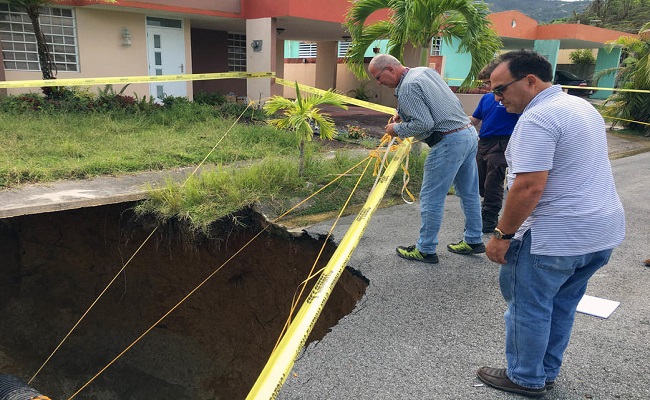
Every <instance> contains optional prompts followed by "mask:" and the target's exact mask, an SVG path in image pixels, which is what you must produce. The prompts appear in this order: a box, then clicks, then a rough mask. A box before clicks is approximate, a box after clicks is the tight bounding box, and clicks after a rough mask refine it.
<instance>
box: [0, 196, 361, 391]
mask: <svg viewBox="0 0 650 400" xmlns="http://www.w3.org/2000/svg"><path fill="white" fill-rule="evenodd" d="M134 206H135V203H123V204H113V205H106V206H98V207H92V208H84V209H76V210H67V211H61V212H52V213H45V214H37V215H27V216H20V217H13V218H7V219H2V220H0V255H1V256H0V257H1V259H0V265H1V267H0V321H1V323H0V373H2V374H11V375H14V376H16V377H18V378H20V379H22V380H24V381H28V380H29V379H30V378H31V377H32V376H33V375H34V373H36V371H37V370H38V369H39V368H40V367H41V365H42V364H43V363H44V362H45V360H46V359H47V357H48V356H49V355H50V354H51V353H52V351H53V350H54V349H55V348H56V347H57V346H58V345H59V343H61V341H62V340H63V338H64V337H65V336H66V334H68V332H69V331H70V329H71V328H72V327H73V326H74V324H75V323H77V321H79V318H81V316H82V315H83V314H84V312H85V311H86V310H87V309H88V308H89V307H90V305H91V304H92V303H93V302H94V301H95V300H96V299H97V298H98V296H99V295H100V293H102V291H104V289H105V288H106V286H107V285H108V283H109V282H110V281H111V280H112V279H113V278H114V277H116V275H117V273H118V272H119V270H120V269H121V268H122V267H123V266H124V265H125V264H126V265H127V266H126V268H125V269H124V271H123V272H122V273H120V274H119V275H117V278H116V279H115V281H114V282H113V284H112V285H111V286H110V288H109V289H108V290H106V292H105V293H104V294H103V295H102V296H101V298H100V299H99V300H98V301H97V302H96V304H95V305H94V306H93V308H92V309H91V310H90V311H89V312H88V314H87V315H86V316H85V317H84V319H83V320H82V321H81V322H80V323H79V325H78V326H77V327H76V328H75V329H74V330H73V331H72V333H71V334H70V336H69V337H68V338H67V339H66V340H65V341H64V342H63V343H62V345H61V346H60V348H59V349H58V350H57V352H56V353H55V354H54V355H53V357H52V358H51V359H50V361H49V362H48V363H47V364H46V365H45V366H44V367H43V368H42V370H41V371H40V372H39V373H38V375H37V376H36V378H35V379H34V380H33V381H32V382H31V384H30V386H32V387H34V388H35V389H37V390H38V391H39V392H41V393H42V394H44V395H47V396H49V397H51V398H52V399H67V398H69V397H70V396H71V395H72V394H73V393H75V392H76V391H77V390H79V389H80V388H81V387H83V386H84V385H85V384H86V383H87V382H88V381H89V380H90V379H91V378H92V377H93V376H95V375H96V374H97V373H98V372H100V371H101V370H102V368H104V367H105V366H106V365H108V363H109V362H111V361H112V360H113V359H114V358H115V357H116V356H117V355H118V354H120V353H121V352H122V351H123V350H125V349H126V348H127V347H128V346H129V345H131V344H132V343H133V342H134V341H136V339H138V337H140V336H141V335H142V334H143V333H144V332H145V331H146V330H147V329H149V328H151V327H152V326H153V329H151V330H150V331H149V332H148V333H147V334H146V335H144V336H143V337H142V338H141V339H140V340H138V341H137V342H136V343H135V344H134V345H133V346H132V347H131V348H130V350H128V351H127V352H126V353H124V355H122V356H121V357H120V358H118V359H117V361H115V362H114V363H113V364H112V365H110V366H109V367H108V368H107V369H106V370H105V371H104V372H103V373H101V374H100V375H99V376H98V377H97V378H96V379H94V380H93V381H92V382H91V383H90V384H89V385H88V386H87V387H85V388H84V389H83V390H82V391H81V392H80V393H79V394H78V395H77V396H76V397H75V399H97V400H105V399H111V400H113V399H115V400H117V399H120V400H122V399H131V400H135V399H151V398H161V399H176V400H180V399H191V400H197V399H243V398H245V397H246V395H247V394H248V391H249V390H250V388H251V387H252V385H253V384H254V382H255V380H256V379H257V377H258V375H259V373H260V372H261V370H262V368H263V367H264V365H265V363H266V361H267V360H268V358H269V355H270V354H271V351H272V349H273V347H274V345H275V343H276V341H277V339H278V336H279V334H280V332H281V330H282V327H283V326H284V324H285V322H286V320H287V318H288V315H289V310H290V306H291V303H292V300H293V298H294V296H295V295H297V293H298V288H299V285H300V284H301V282H303V280H305V278H306V277H307V275H308V273H309V271H310V269H311V267H312V264H313V262H314V260H315V259H316V256H317V254H318V252H319V251H320V248H321V247H322V245H323V242H324V241H325V238H324V237H314V236H311V235H309V234H308V233H307V232H304V231H303V232H302V233H292V232H289V231H287V230H286V229H284V228H283V227H281V226H278V225H273V224H271V223H270V222H268V220H267V219H266V218H265V217H264V216H263V215H262V214H260V213H258V212H257V211H256V210H255V209H254V208H253V207H251V208H246V209H243V210H240V212H238V213H237V214H236V215H235V216H233V217H232V218H227V219H223V220H220V221H216V222H214V223H213V224H212V226H211V227H210V233H209V234H207V235H198V234H196V233H193V232H191V231H190V229H189V228H188V227H187V225H186V224H184V223H183V222H180V221H176V220H172V221H169V222H166V223H164V224H161V225H158V222H157V221H156V220H155V219H153V217H147V216H145V217H142V216H139V217H138V216H136V215H135V214H134V212H133V207H134ZM264 227H268V229H266V230H265V231H264V233H263V234H262V235H261V236H259V237H258V238H257V239H255V240H254V241H253V242H251V244H249V245H248V246H247V247H246V248H245V249H244V250H243V251H242V252H240V253H239V254H238V255H236V256H235V257H234V258H233V259H232V260H231V261H230V262H228V263H227V264H225V265H224V266H223V268H221V269H220V270H219V271H218V272H217V273H216V274H214V276H213V277H212V278H211V279H209V280H208V281H207V282H206V283H205V284H204V285H203V286H201V288H199V289H198V290H196V291H195V292H194V293H193V294H192V295H191V296H190V297H189V298H188V299H187V300H186V301H184V302H182V303H181V304H180V305H179V306H178V307H177V308H176V309H174V310H173V311H172V312H171V313H170V314H169V315H168V316H167V317H166V318H164V319H163V320H162V321H160V322H159V323H156V322H157V321H158V320H159V319H160V318H161V317H162V316H163V315H165V314H166V313H167V312H168V311H169V310H170V309H172V307H174V306H175V305H176V304H178V302H179V301H181V300H182V299H183V298H184V297H185V296H187V295H188V294H189V293H190V292H191V291H192V290H194V289H195V288H196V287H197V286H198V285H199V284H200V283H201V282H202V281H204V280H205V279H206V278H207V277H208V276H209V275H210V274H212V273H213V272H214V271H215V270H216V269H217V268H219V267H220V266H222V265H223V264H224V262H225V261H226V260H228V259H229V258H230V257H231V256H232V255H233V254H235V253H236V252H237V251H238V250H239V249H241V248H242V246H244V245H245V244H246V243H247V242H249V241H250V239H251V238H252V237H253V236H254V235H255V234H257V233H258V232H259V231H260V230H261V229H262V228H264ZM152 232H154V233H153V235H151V237H150V238H149V239H148V240H146V239H147V237H148V236H149V235H150V234H151V233H152ZM145 242H146V243H145ZM143 243H144V245H143ZM138 249H139V250H138ZM335 249H336V244H335V243H334V242H332V241H331V240H328V242H327V243H326V245H325V250H324V253H323V255H322V257H321V261H320V262H319V264H318V265H317V267H316V270H318V269H320V268H322V267H323V266H324V265H325V264H326V263H327V260H329V257H330V256H331V255H332V253H333V252H334V250H335ZM136 252H137V254H136ZM134 254H135V256H134V257H132V256H133V255H134ZM131 257H132V258H131ZM129 260H130V261H129ZM315 281H316V279H313V280H311V281H310V282H309V283H308V285H307V290H306V291H305V295H306V294H307V293H309V291H310V290H311V287H312V286H313V284H314V283H315ZM367 285H368V281H367V280H366V279H365V278H364V277H362V276H361V275H360V274H359V273H358V272H357V271H355V270H353V269H351V268H350V267H347V268H346V270H345V271H344V273H343V274H342V276H341V278H340V279H339V282H338V284H337V285H336V288H335V289H334V291H333V293H332V295H331V296H330V299H329V301H328V303H327V305H326V306H325V308H324V310H323V312H322V314H321V316H320V318H319V320H318V322H317V323H316V325H315V327H314V329H313V331H312V334H311V336H310V337H309V340H308V341H314V340H319V339H321V338H322V337H323V336H325V334H326V333H327V332H328V330H329V329H330V328H331V327H332V326H334V325H335V324H336V323H337V322H338V321H339V320H340V319H341V318H342V317H343V316H345V315H347V314H349V313H350V312H351V311H352V310H353V309H354V307H355V305H356V303H357V302H358V301H359V300H360V298H361V297H362V296H363V294H364V293H365V290H366V287H367ZM305 295H303V299H304V297H305ZM300 304H302V300H301V301H300Z"/></svg>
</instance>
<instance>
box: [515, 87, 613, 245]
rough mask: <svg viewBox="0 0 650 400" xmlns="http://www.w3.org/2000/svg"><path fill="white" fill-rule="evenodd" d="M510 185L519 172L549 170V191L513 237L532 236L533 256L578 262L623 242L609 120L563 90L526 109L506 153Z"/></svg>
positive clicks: (541, 95)
mask: <svg viewBox="0 0 650 400" xmlns="http://www.w3.org/2000/svg"><path fill="white" fill-rule="evenodd" d="M506 159H507V161H508V186H509V187H510V186H512V182H513V180H514V179H515V178H516V175H517V174H518V173H523V172H539V171H548V179H547V182H546V187H545V188H544V192H543V193H542V196H541V198H540V200H539V203H538V204H537V206H536V207H535V209H534V210H533V212H532V214H531V215H530V216H529V217H528V219H527V220H526V221H525V222H524V223H523V224H522V226H521V227H520V228H519V230H518V231H517V234H516V235H515V238H516V239H520V238H521V236H523V233H524V232H525V231H526V230H527V229H530V231H531V239H532V246H531V253H532V254H539V255H549V256H576V255H582V254H588V253H593V252H596V251H601V250H605V249H611V248H614V247H616V246H618V245H619V244H621V242H622V241H623V238H624V236H625V215H624V212H623V206H622V204H621V201H620V199H619V197H618V194H617V192H616V187H615V185H614V177H613V174H612V168H611V164H610V162H609V158H608V155H607V136H606V131H605V122H604V121H603V118H602V117H601V115H600V114H599V113H598V111H596V109H594V107H593V106H592V105H591V104H589V102H587V101H586V100H584V99H582V98H579V97H576V96H572V95H568V94H566V93H564V92H563V91H562V88H561V87H560V86H557V85H556V86H552V87H550V88H548V89H546V90H544V91H542V92H541V93H539V94H538V95H537V96H536V97H535V98H534V99H533V100H532V101H531V102H530V104H528V106H526V108H525V110H524V112H523V113H522V115H521V117H520V118H519V122H518V123H517V125H516V126H515V129H514V131H513V134H512V137H511V138H510V142H509V144H508V148H507V150H506Z"/></svg>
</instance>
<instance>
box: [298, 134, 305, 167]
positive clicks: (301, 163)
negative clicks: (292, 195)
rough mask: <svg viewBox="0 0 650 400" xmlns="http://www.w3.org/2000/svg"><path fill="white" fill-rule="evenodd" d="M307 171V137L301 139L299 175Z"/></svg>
mask: <svg viewBox="0 0 650 400" xmlns="http://www.w3.org/2000/svg"><path fill="white" fill-rule="evenodd" d="M304 172H305V139H300V166H299V167H298V176H302V175H303V173H304Z"/></svg>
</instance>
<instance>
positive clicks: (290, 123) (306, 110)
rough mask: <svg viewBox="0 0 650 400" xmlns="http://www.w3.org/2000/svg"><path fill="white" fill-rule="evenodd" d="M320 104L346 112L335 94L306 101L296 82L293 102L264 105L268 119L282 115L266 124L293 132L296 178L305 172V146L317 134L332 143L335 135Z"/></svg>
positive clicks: (283, 100)
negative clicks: (297, 153)
mask: <svg viewBox="0 0 650 400" xmlns="http://www.w3.org/2000/svg"><path fill="white" fill-rule="evenodd" d="M322 104H329V105H333V106H336V107H341V108H343V109H347V106H346V105H345V104H343V99H342V97H341V95H339V94H338V93H336V92H334V91H332V90H328V91H327V92H325V93H324V94H323V95H309V96H307V97H305V98H303V97H302V95H301V94H300V88H299V87H298V82H296V99H295V100H289V99H287V98H284V97H282V96H273V97H272V98H271V99H270V100H269V101H267V102H266V103H265V104H264V112H265V113H266V114H267V115H275V114H276V113H278V112H281V113H282V117H280V118H274V119H270V120H268V121H267V122H268V123H269V124H271V125H273V126H274V127H275V128H277V129H284V130H289V131H293V132H294V133H295V134H296V138H297V139H298V141H299V149H300V167H299V169H298V174H299V175H300V176H302V174H303V172H304V169H305V142H306V141H310V140H311V139H312V137H313V135H314V133H315V132H316V131H317V132H318V134H319V135H320V137H321V138H324V139H332V138H333V137H334V135H335V134H336V127H335V126H334V121H333V120H332V118H331V117H330V116H328V115H326V114H323V113H321V112H320V109H319V108H317V107H318V106H320V105H322Z"/></svg>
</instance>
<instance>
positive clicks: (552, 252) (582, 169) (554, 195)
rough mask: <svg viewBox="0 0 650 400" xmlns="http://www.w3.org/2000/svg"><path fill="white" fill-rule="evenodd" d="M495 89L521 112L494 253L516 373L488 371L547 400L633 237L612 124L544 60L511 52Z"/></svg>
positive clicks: (490, 377)
mask: <svg viewBox="0 0 650 400" xmlns="http://www.w3.org/2000/svg"><path fill="white" fill-rule="evenodd" d="M498 62H499V64H498V66H497V67H496V68H495V69H494V71H493V72H492V75H491V77H490V78H491V81H492V93H494V96H495V99H496V100H499V101H501V102H502V103H503V105H504V106H505V107H506V110H507V111H508V112H511V113H522V114H521V117H520V118H519V121H518V122H517V125H516V126H515V129H514V131H513V133H512V137H511V138H510V142H509V144H508V148H507V150H506V160H507V161H508V187H509V192H508V195H507V199H506V204H505V208H504V211H503V215H502V218H501V219H500V220H499V223H498V225H497V228H496V229H495V231H494V235H493V237H492V239H491V240H490V241H489V243H488V244H487V246H486V247H487V251H486V254H487V256H488V258H489V259H490V260H492V261H494V262H497V263H500V264H501V269H500V280H499V282H500V286H501V293H502V294H503V297H504V299H505V300H506V303H507V305H508V309H507V311H506V312H505V315H504V319H505V326H506V360H507V362H508V366H507V368H489V367H482V368H480V369H479V370H478V371H477V375H478V378H479V379H480V380H482V381H483V382H484V383H486V384H488V385H490V386H492V387H495V388H497V389H501V390H505V391H508V392H514V393H518V394H522V395H526V396H531V397H538V396H542V395H544V394H545V393H546V391H547V390H549V389H551V388H552V387H553V385H554V384H555V378H556V377H557V375H558V373H559V372H560V366H561V365H562V357H563V354H564V351H565V349H566V347H567V345H568V343H569V337H570V336H571V330H572V327H573V319H574V314H575V311H576V308H577V306H578V302H579V301H580V299H581V298H582V296H583V295H584V293H585V291H586V288H587V282H588V280H589V278H590V277H591V276H592V275H593V274H594V273H595V272H596V271H597V270H598V269H599V268H600V267H602V266H603V265H605V264H607V262H608V261H609V257H610V255H611V253H612V249H613V248H615V247H616V246H618V245H619V244H621V242H622V241H623V238H624V236H625V215H624V212H623V206H622V205H621V201H620V199H619V197H618V194H617V193H616V188H615V186H614V178H613V175H612V169H611V165H610V163H609V159H608V157H607V138H606V131H605V123H604V121H603V118H602V117H601V116H600V114H599V113H598V112H597V111H596V110H595V109H594V107H593V106H591V105H590V104H589V103H588V102H587V101H585V100H584V99H581V98H579V97H576V96H571V95H568V94H566V93H564V92H563V91H562V88H561V87H560V86H557V85H555V86H554V85H553V84H552V83H551V81H552V78H553V75H552V67H551V65H550V64H549V62H548V61H547V60H546V59H545V58H544V57H542V56H541V55H540V54H538V53H535V52H531V51H527V50H521V51H513V52H509V53H506V54H503V55H501V56H500V57H499V59H498Z"/></svg>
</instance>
